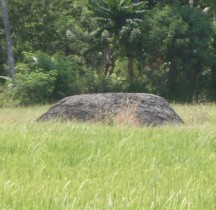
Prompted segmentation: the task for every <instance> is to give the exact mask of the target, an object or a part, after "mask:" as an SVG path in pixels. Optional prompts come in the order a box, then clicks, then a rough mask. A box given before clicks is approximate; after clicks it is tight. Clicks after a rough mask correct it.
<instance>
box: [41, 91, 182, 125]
mask: <svg viewBox="0 0 216 210" xmlns="http://www.w3.org/2000/svg"><path fill="white" fill-rule="evenodd" d="M128 109H130V110H132V111H133V115H134V118H135V119H136V121H137V123H139V124H141V125H151V126H157V125H162V124H179V123H182V122H183V121H182V119H181V118H180V117H179V116H178V115H177V114H176V112H175V111H174V110H173V109H172V108H171V107H170V106H169V104H168V103H167V101H166V100H165V99H163V98H162V97H159V96H156V95H153V94H146V93H100V94H82V95H75V96H71V97H67V98H64V99H62V100H61V101H59V102H58V103H57V104H55V105H54V106H52V107H51V108H50V109H49V110H48V111H47V112H46V113H45V114H43V115H42V116H41V117H40V118H39V119H38V120H52V119H61V120H80V121H91V120H93V121H100V120H103V119H105V118H106V117H107V116H113V117H115V116H117V115H118V114H120V113H121V115H122V114H123V115H124V111H125V110H128Z"/></svg>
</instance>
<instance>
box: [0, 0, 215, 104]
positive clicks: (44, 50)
mask: <svg viewBox="0 0 216 210" xmlns="http://www.w3.org/2000/svg"><path fill="white" fill-rule="evenodd" d="M6 2H7V6H8V13H9V18H10V25H11V31H12V39H13V44H14V53H15V60H16V73H17V78H16V80H17V81H16V86H15V87H11V86H10V85H9V84H8V82H6V81H5V80H4V79H2V78H0V82H1V88H0V91H1V92H0V104H1V102H2V101H5V102H8V99H6V98H7V97H6V96H8V97H9V98H10V99H9V100H11V98H13V99H15V100H16V101H17V102H18V103H21V104H32V103H47V102H52V101H55V100H59V99H61V98H63V97H65V96H68V95H73V94H79V93H91V92H110V91H122V92H125V91H130V92H150V93H155V94H159V95H161V96H163V97H166V98H168V99H170V100H175V101H192V100H200V99H203V98H205V99H208V100H215V98H216V94H215V91H216V19H215V11H216V3H215V1H213V0H208V1H205V2H204V1H201V0H200V1H196V2H194V1H188V0H179V1H167V0H163V1H157V0H156V1H155V0H154V1H152V0H148V1H135V0H134V1H133V0H121V1H120V0H104V1H98V0H89V1H88V0H84V1H79V0H64V1H62V0H61V1H60V0H43V1H40V0H39V1H38V0H25V1H21V0H13V1H12V0H7V1H6ZM173 2H174V3H173ZM0 26H1V27H0V55H1V56H0V76H9V71H8V70H7V69H8V67H7V60H6V59H7V56H6V43H5V37H4V28H3V23H2V18H1V19H0Z"/></svg>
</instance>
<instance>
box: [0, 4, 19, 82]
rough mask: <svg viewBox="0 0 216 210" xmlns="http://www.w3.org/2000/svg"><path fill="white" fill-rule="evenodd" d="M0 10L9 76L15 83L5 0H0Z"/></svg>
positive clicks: (11, 43)
mask: <svg viewBox="0 0 216 210" xmlns="http://www.w3.org/2000/svg"><path fill="white" fill-rule="evenodd" d="M1 10H2V18H3V24H4V31H5V36H6V42H7V54H8V65H9V72H10V77H11V79H12V83H13V84H15V77H16V74H15V64H14V54H13V42H12V38H11V32H10V24H9V16H8V12H7V5H6V2H5V0H1Z"/></svg>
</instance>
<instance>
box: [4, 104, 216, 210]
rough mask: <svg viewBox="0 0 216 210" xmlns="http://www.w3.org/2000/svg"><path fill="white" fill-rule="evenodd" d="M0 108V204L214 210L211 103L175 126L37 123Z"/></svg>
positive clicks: (215, 130)
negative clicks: (182, 123)
mask: <svg viewBox="0 0 216 210" xmlns="http://www.w3.org/2000/svg"><path fill="white" fill-rule="evenodd" d="M47 108H48V107H29V108H11V109H7V108H3V109H0V209H6V210H8V209H13V210H19V209H20V210H24V209H26V210H29V209H33V210H36V209H37V210H38V209H39V210H40V209H41V210H46V209H50V210H58V209H59V210H70V209H81V210H82V209H98V210H102V209H104V210H106V209H107V210H109V209H137V210H140V209H146V210H147V209H152V210H153V209H154V210H162V209H167V210H168V209H169V210H185V209H188V210H189V209H190V210H192V209H194V210H215V209H216V105H194V106H191V105H188V106H187V105H174V108H175V110H176V111H177V112H178V113H179V114H180V116H182V117H183V119H184V121H185V124H184V125H181V126H163V127H156V128H148V127H143V128H140V127H135V126H131V127H129V126H108V125H102V124H92V125H91V124H89V123H73V122H70V123H69V122H67V123H60V122H44V123H43V122H40V123H38V122H36V119H37V117H39V116H40V114H42V113H43V112H44V111H45V110H46V109H47Z"/></svg>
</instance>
